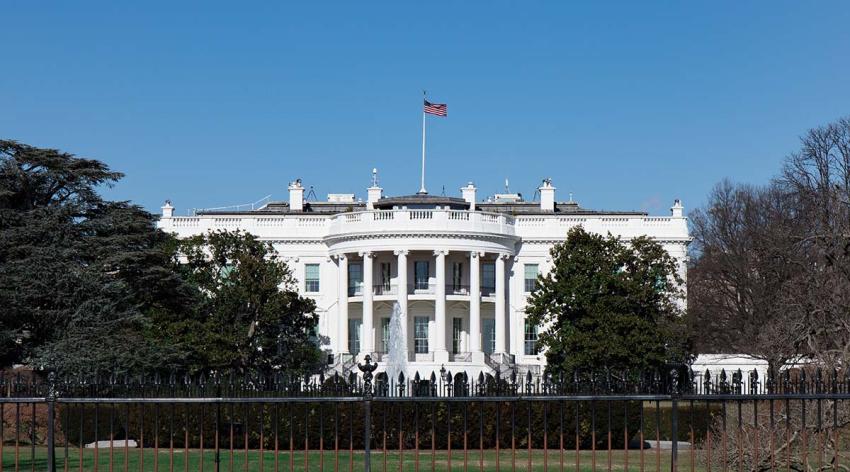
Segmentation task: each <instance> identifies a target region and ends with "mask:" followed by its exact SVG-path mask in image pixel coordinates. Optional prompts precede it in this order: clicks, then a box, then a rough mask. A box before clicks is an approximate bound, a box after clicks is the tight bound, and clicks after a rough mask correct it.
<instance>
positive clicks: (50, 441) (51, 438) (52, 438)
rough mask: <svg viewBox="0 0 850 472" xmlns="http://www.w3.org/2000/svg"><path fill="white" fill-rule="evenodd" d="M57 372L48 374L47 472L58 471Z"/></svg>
mask: <svg viewBox="0 0 850 472" xmlns="http://www.w3.org/2000/svg"><path fill="white" fill-rule="evenodd" d="M57 396H58V395H57V392H56V373H55V372H53V371H50V372H49V373H48V374H47V398H46V399H45V400H47V472H56V434H55V431H54V430H53V426H54V423H56V398H57Z"/></svg>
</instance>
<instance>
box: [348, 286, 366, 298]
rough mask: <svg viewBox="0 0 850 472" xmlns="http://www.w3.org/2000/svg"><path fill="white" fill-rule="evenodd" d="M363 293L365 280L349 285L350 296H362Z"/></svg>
mask: <svg viewBox="0 0 850 472" xmlns="http://www.w3.org/2000/svg"><path fill="white" fill-rule="evenodd" d="M362 295H363V282H357V283H354V284H350V285H349V286H348V296H349V297H360V296H362Z"/></svg>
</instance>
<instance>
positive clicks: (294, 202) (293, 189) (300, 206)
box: [289, 179, 304, 211]
mask: <svg viewBox="0 0 850 472" xmlns="http://www.w3.org/2000/svg"><path fill="white" fill-rule="evenodd" d="M303 210H304V186H302V185H301V179H296V180H295V182H292V183H290V184H289V211H303Z"/></svg>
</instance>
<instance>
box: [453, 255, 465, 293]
mask: <svg viewBox="0 0 850 472" xmlns="http://www.w3.org/2000/svg"><path fill="white" fill-rule="evenodd" d="M462 281H463V262H455V263H454V264H452V291H453V292H460V291H461V290H463V285H462V284H461V282H462Z"/></svg>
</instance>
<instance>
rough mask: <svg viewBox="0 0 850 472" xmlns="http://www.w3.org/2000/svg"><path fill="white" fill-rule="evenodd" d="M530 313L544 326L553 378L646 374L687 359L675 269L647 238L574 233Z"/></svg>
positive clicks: (557, 249) (557, 250)
mask: <svg viewBox="0 0 850 472" xmlns="http://www.w3.org/2000/svg"><path fill="white" fill-rule="evenodd" d="M551 255H552V259H553V262H554V267H553V268H552V270H551V271H550V272H549V273H548V274H546V275H545V276H543V275H541V276H540V277H539V279H538V287H537V289H536V290H535V291H534V292H533V293H532V295H531V296H530V298H529V301H528V307H527V308H526V313H527V315H528V317H529V321H530V322H531V323H535V324H537V325H538V326H542V327H543V330H542V332H541V334H540V336H539V342H540V345H541V346H542V347H543V348H544V349H545V354H546V360H547V364H548V365H547V371H549V372H550V373H553V374H559V373H562V374H564V375H566V376H570V375H572V374H573V373H574V372H575V371H576V370H579V371H581V370H585V371H586V370H598V369H603V368H610V369H612V370H615V371H620V370H631V371H641V370H646V369H653V368H663V367H664V366H665V364H667V363H671V362H685V361H687V360H689V359H688V353H689V343H688V341H687V339H686V335H685V326H684V322H683V318H682V312H681V309H680V307H679V300H681V297H682V296H683V292H682V288H681V287H682V280H681V278H680V277H679V276H678V273H677V264H676V261H675V260H674V259H673V258H672V257H671V256H670V255H669V254H668V253H667V252H666V251H665V250H664V248H662V247H661V246H660V245H659V244H658V243H656V242H654V241H652V240H650V239H649V238H646V237H640V238H635V239H632V240H631V241H630V242H629V243H628V244H626V243H623V242H622V241H620V240H619V238H614V237H612V236H611V235H610V234H609V235H608V236H607V237H603V236H600V235H596V234H590V233H587V232H585V231H584V229H582V228H581V227H576V228H573V229H572V230H570V232H569V234H568V236H567V239H566V241H564V242H563V243H559V244H556V245H555V246H554V247H553V248H552V250H551Z"/></svg>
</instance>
